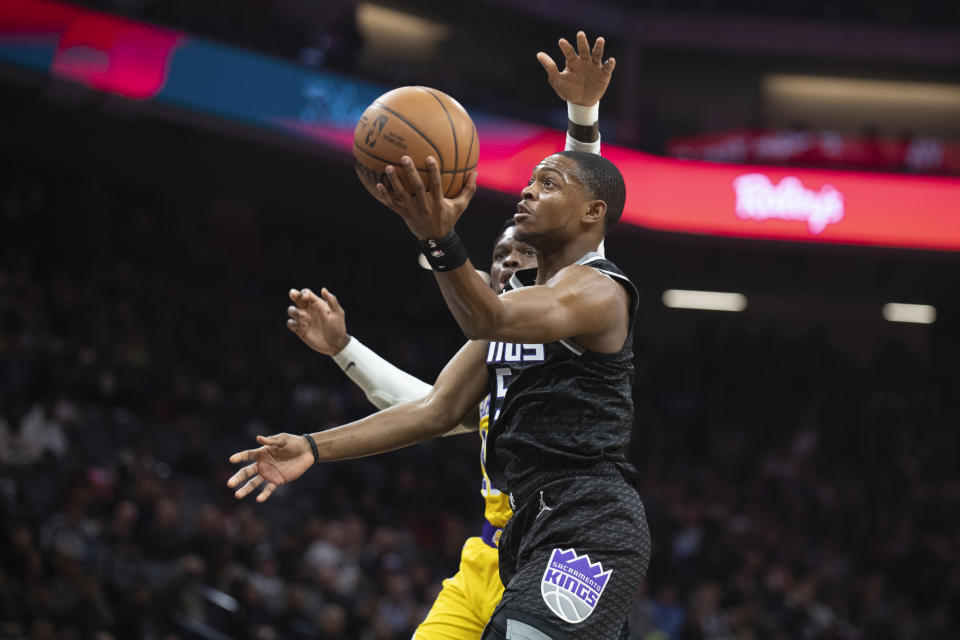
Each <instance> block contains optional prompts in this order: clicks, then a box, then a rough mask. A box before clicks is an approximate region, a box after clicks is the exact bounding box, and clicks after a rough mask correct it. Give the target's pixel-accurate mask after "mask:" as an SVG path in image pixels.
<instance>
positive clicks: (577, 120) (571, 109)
mask: <svg viewBox="0 0 960 640" xmlns="http://www.w3.org/2000/svg"><path fill="white" fill-rule="evenodd" d="M567 117H568V118H569V119H570V122H572V123H573V124H579V125H581V126H584V127H592V126H593V125H594V123H596V122H597V121H598V120H599V119H600V103H599V102H597V103H596V104H595V105H593V106H591V107H585V106H583V105H582V104H573V103H572V102H570V101H567Z"/></svg>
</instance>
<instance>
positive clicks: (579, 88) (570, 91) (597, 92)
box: [537, 31, 617, 107]
mask: <svg viewBox="0 0 960 640" xmlns="http://www.w3.org/2000/svg"><path fill="white" fill-rule="evenodd" d="M558 44H559V45H560V50H561V51H562V52H563V58H564V60H565V65H564V68H563V71H560V70H559V69H557V63H556V62H554V61H553V58H551V57H550V56H549V55H547V54H546V53H544V52H543V51H540V52H539V53H537V60H539V61H540V64H541V65H543V68H544V70H545V71H546V72H547V82H549V83H550V86H551V87H553V90H554V91H556V92H557V95H558V96H560V99H561V100H566V101H567V102H572V103H574V104H579V105H583V106H585V107H592V106H593V105H595V104H597V103H598V102H600V98H602V97H603V94H604V93H606V91H607V86H609V84H610V76H611V75H612V74H613V68H614V67H615V66H616V65H617V61H616V60H614V59H613V58H607V60H606V61H605V62H604V61H603V45H604V39H603V38H597V41H596V42H595V43H594V45H593V49H592V50H591V49H590V43H589V42H588V41H587V35H586V34H585V33H584V32H583V31H578V32H577V50H576V51H574V49H573V46H572V45H571V44H570V43H569V42H567V40H566V39H565V38H560V41H559V42H558Z"/></svg>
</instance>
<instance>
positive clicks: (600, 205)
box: [582, 200, 607, 224]
mask: <svg viewBox="0 0 960 640" xmlns="http://www.w3.org/2000/svg"><path fill="white" fill-rule="evenodd" d="M606 217H607V203H606V202H604V201H603V200H591V201H590V202H588V203H587V211H586V213H584V214H583V218H582V220H583V222H585V223H587V224H603V220H604V218H606Z"/></svg>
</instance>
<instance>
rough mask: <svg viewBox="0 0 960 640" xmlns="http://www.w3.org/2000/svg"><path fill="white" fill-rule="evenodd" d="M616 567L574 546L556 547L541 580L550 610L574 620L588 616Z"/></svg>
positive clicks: (581, 620) (570, 620) (566, 619)
mask: <svg viewBox="0 0 960 640" xmlns="http://www.w3.org/2000/svg"><path fill="white" fill-rule="evenodd" d="M611 573H613V569H609V570H607V571H604V570H603V566H601V564H600V563H599V562H597V563H596V564H594V563H591V562H590V558H589V557H588V556H587V555H586V554H584V555H582V556H580V555H577V552H576V551H575V550H573V549H554V550H553V553H552V554H551V556H550V562H548V563H547V569H546V571H544V572H543V580H541V581H540V593H541V595H543V601H544V602H546V603H547V606H548V607H549V608H550V611H552V612H554V613H555V614H557V616H559V617H560V619H561V620H563V621H565V622H569V623H572V624H577V623H578V622H583V621H584V620H586V619H587V618H588V617H589V616H590V614H591V613H593V610H594V609H595V608H596V606H597V602H598V601H599V600H600V596H601V595H602V594H603V589H604V588H605V587H606V586H607V581H608V580H609V579H610V574H611Z"/></svg>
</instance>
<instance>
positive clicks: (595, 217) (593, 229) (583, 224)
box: [514, 151, 627, 250]
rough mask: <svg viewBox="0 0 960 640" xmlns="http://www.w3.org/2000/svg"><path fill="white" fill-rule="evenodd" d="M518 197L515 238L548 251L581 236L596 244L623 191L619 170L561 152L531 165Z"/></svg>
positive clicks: (614, 217) (619, 209)
mask: <svg viewBox="0 0 960 640" xmlns="http://www.w3.org/2000/svg"><path fill="white" fill-rule="evenodd" d="M520 193H521V196H522V197H523V199H522V200H521V201H520V203H519V204H518V205H517V214H516V215H515V216H514V219H515V220H516V221H517V238H518V239H519V240H521V241H524V242H528V243H530V244H532V245H534V246H535V247H537V248H538V249H540V250H544V249H547V250H549V249H550V248H552V247H553V246H558V245H563V244H564V243H565V242H567V241H569V240H570V239H572V238H575V237H577V236H580V235H584V234H587V235H589V236H591V237H592V239H595V240H596V242H597V244H599V242H600V240H601V239H602V238H603V236H604V234H605V233H606V231H607V230H608V229H609V228H610V227H612V226H613V225H614V224H616V222H617V221H618V220H619V219H620V215H621V214H622V213H623V205H624V202H625V200H626V195H627V189H626V185H625V184H624V180H623V175H622V174H621V173H620V170H619V169H617V167H616V165H614V164H613V163H612V162H610V161H609V160H607V159H606V158H604V157H602V156H599V155H596V154H593V153H586V152H583V151H563V152H561V153H558V154H555V155H552V156H549V157H547V158H544V160H543V161H541V162H540V164H538V165H537V166H536V167H534V170H533V175H532V176H531V178H530V184H529V185H527V187H526V188H525V189H524V190H523V191H521V192H520Z"/></svg>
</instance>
